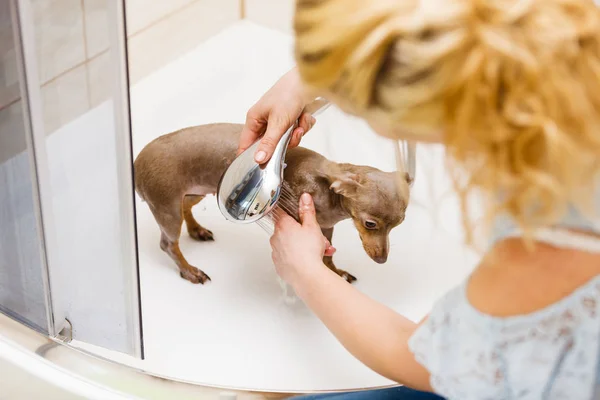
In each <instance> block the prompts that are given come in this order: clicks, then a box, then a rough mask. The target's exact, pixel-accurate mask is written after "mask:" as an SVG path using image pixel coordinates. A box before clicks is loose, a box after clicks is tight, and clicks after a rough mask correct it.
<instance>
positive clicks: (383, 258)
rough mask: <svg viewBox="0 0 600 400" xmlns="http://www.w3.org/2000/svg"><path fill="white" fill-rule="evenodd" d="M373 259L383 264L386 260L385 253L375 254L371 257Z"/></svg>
mask: <svg viewBox="0 0 600 400" xmlns="http://www.w3.org/2000/svg"><path fill="white" fill-rule="evenodd" d="M373 261H375V262H376V263H377V264H385V262H386V261H387V255H381V256H375V257H373Z"/></svg>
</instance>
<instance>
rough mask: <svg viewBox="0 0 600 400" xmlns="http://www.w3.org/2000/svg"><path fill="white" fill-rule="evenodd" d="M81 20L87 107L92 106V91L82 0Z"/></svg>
mask: <svg viewBox="0 0 600 400" xmlns="http://www.w3.org/2000/svg"><path fill="white" fill-rule="evenodd" d="M81 21H82V25H83V52H84V54H85V61H86V66H85V85H86V86H87V90H86V95H87V100H88V108H90V107H92V93H91V90H90V88H91V85H90V68H89V65H88V61H89V58H90V53H89V50H88V37H87V21H86V18H85V4H84V0H81Z"/></svg>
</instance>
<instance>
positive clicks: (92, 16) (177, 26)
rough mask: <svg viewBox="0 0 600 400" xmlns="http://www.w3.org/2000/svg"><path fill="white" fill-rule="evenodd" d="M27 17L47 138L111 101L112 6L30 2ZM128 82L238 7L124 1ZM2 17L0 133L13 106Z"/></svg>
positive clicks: (227, 2)
mask: <svg viewBox="0 0 600 400" xmlns="http://www.w3.org/2000/svg"><path fill="white" fill-rule="evenodd" d="M30 1H31V4H32V9H33V12H34V20H35V21H34V23H35V33H36V50H37V59H38V63H39V65H38V70H39V75H40V84H41V87H42V88H41V91H42V101H43V113H44V122H45V129H46V132H47V133H52V132H53V131H55V130H56V129H58V128H59V127H61V126H62V125H64V124H66V123H68V122H69V121H71V120H73V119H74V118H76V117H78V116H79V115H81V114H83V113H85V112H86V111H88V110H89V109H91V108H93V107H95V106H97V105H98V104H100V103H101V102H103V101H105V100H107V99H108V98H109V97H110V95H111V89H112V84H111V83H112V82H111V76H112V75H111V73H110V53H109V33H108V25H107V24H108V18H107V16H108V5H109V2H110V1H115V0H30ZM126 12H127V28H128V38H129V56H130V60H129V61H130V76H131V81H132V83H135V82H137V81H139V80H140V79H141V78H143V77H145V76H147V75H148V74H150V73H152V72H153V71H155V70H156V69H158V68H160V67H161V66H163V65H165V64H167V63H168V62H170V61H172V60H173V59H175V58H177V57H179V56H180V55H182V54H184V53H185V52H187V51H189V50H191V49H192V48H194V47H195V46H197V45H198V44H200V43H201V42H203V41H204V40H206V39H207V38H208V37H210V36H212V35H214V34H215V33H217V32H218V31H220V30H221V29H224V28H225V27H227V26H228V25H229V24H231V23H233V22H235V21H236V20H238V19H240V17H241V1H240V0H126ZM9 17H10V13H2V16H1V17H0V18H1V19H2V20H0V56H2V57H0V67H1V68H0V75H1V76H0V130H2V131H3V130H4V129H5V128H6V129H8V128H9V126H10V125H9V124H10V121H9V119H10V118H9V117H10V115H11V113H10V110H9V108H10V107H11V106H13V105H14V104H15V103H16V102H17V101H18V99H19V85H18V84H17V82H18V81H17V71H16V69H15V68H14V66H12V65H11V66H10V67H11V68H5V67H8V65H6V64H7V63H5V62H3V59H6V58H7V57H6V56H8V53H6V52H7V51H14V49H12V47H11V46H12V43H8V44H7V43H4V42H6V41H8V40H11V41H12V39H11V36H10V33H9V32H3V30H4V29H5V28H10V24H9V23H3V19H4V18H9Z"/></svg>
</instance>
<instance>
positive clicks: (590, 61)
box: [240, 0, 600, 400]
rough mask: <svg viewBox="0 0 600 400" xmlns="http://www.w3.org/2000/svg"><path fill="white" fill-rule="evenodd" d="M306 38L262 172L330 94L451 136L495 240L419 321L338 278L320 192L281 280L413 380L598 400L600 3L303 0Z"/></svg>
mask: <svg viewBox="0 0 600 400" xmlns="http://www.w3.org/2000/svg"><path fill="white" fill-rule="evenodd" d="M295 33H296V49H295V50H296V60H297V64H298V66H297V69H294V70H292V71H291V72H290V73H288V74H287V75H286V76H284V77H283V78H282V79H281V80H280V81H279V82H278V83H277V84H276V85H275V86H274V87H273V88H272V89H271V90H270V91H269V92H268V93H267V94H265V96H264V97H263V98H262V99H261V100H260V101H259V102H258V103H257V104H256V105H255V106H254V107H253V108H252V109H251V110H250V111H249V112H248V118H247V121H246V127H245V129H244V132H243V134H242V139H241V142H240V150H243V149H245V148H247V147H248V146H249V145H250V144H251V143H252V142H254V141H255V140H256V139H257V138H258V137H261V136H262V144H261V146H260V148H259V150H258V152H257V154H256V160H257V162H265V161H266V160H268V158H269V157H270V154H272V150H273V146H274V145H275V143H277V141H278V140H279V138H280V137H281V135H282V133H283V132H284V131H285V130H286V129H287V128H288V127H289V126H291V125H292V123H293V122H294V121H295V120H296V118H298V117H300V125H299V127H298V128H297V129H296V130H295V132H294V140H293V141H292V145H293V146H295V145H297V144H298V143H299V141H300V138H301V137H302V135H303V134H305V133H306V132H307V131H308V130H309V129H310V128H311V126H312V124H313V123H314V119H312V117H310V116H309V115H302V116H300V114H301V110H302V109H303V108H304V106H305V105H306V104H307V103H308V102H309V101H310V99H312V98H313V97H314V95H315V94H319V95H323V96H325V97H327V98H328V99H330V100H331V101H333V102H334V103H336V104H337V105H339V106H340V107H341V108H342V109H344V110H346V111H348V112H350V113H353V114H356V115H359V116H361V117H363V118H365V119H366V120H367V121H368V122H369V123H370V124H371V126H372V127H373V128H374V129H375V130H376V131H377V132H378V133H380V134H382V135H385V136H388V137H391V138H394V139H409V140H416V141H429V142H430V141H439V142H442V143H444V144H445V146H446V153H447V156H448V161H449V163H448V168H449V171H450V172H451V174H452V177H453V179H454V184H455V188H456V190H457V192H458V194H459V196H460V198H461V200H462V204H463V211H464V210H466V209H467V197H468V195H469V194H470V193H472V192H473V191H476V192H478V193H480V194H483V195H486V198H488V199H489V201H488V204H487V209H486V210H487V211H488V214H487V215H488V220H487V222H489V223H490V225H491V226H492V227H493V240H492V243H491V245H490V248H489V250H488V252H487V254H486V255H485V256H484V257H483V259H482V261H481V263H480V264H479V266H478V267H477V268H476V269H475V271H474V272H473V273H472V275H471V276H470V277H469V278H468V279H467V280H466V281H465V282H464V283H463V284H462V285H460V286H459V287H457V288H455V289H453V290H451V291H450V292H449V293H447V294H446V295H445V296H443V297H442V298H441V299H439V300H438V302H437V303H436V305H435V306H434V307H433V309H432V310H431V313H430V314H429V315H428V316H427V317H426V318H425V319H424V320H423V321H421V322H420V323H419V324H414V323H413V322H411V321H409V320H408V319H406V318H404V317H403V316H401V315H398V314H397V313H395V312H394V311H392V310H390V309H388V308H387V307H385V306H383V305H381V304H379V303H377V302H375V301H373V300H372V299H370V298H368V297H367V296H365V295H364V294H362V293H360V292H359V291H358V290H356V289H355V288H354V287H352V286H351V285H348V284H347V283H346V282H344V281H343V280H342V279H340V278H339V277H338V276H337V275H335V274H333V273H332V272H331V271H330V270H328V269H327V268H325V266H324V265H323V263H322V261H321V257H322V255H323V253H324V251H325V244H324V243H325V241H324V240H323V237H322V235H321V232H320V230H319V228H318V225H317V224H316V221H315V211H314V205H313V203H312V200H311V198H310V196H309V195H307V194H305V195H303V196H302V198H301V201H300V215H301V223H296V222H295V221H294V220H293V219H291V218H283V219H282V220H281V221H280V222H278V224H277V228H276V232H275V235H274V236H273V237H272V239H271V245H272V247H273V261H274V262H275V265H276V268H277V272H278V273H279V275H280V276H281V277H282V278H283V279H284V280H286V281H287V282H288V283H289V284H290V285H292V286H293V287H294V289H295V290H296V293H297V294H298V295H299V296H300V297H301V298H302V299H303V300H304V302H305V303H306V304H307V305H308V306H309V307H310V308H311V309H312V310H313V311H314V312H315V314H316V315H317V316H318V317H319V318H320V319H321V320H322V321H323V322H324V323H325V324H326V325H327V327H328V328H329V329H330V330H331V332H333V334H334V335H335V336H336V337H337V338H338V339H339V340H340V342H341V343H342V344H343V345H344V346H345V347H346V348H347V349H348V350H349V351H350V352H351V353H352V354H353V355H354V356H356V357H357V358H358V359H359V360H361V361H362V362H363V363H365V364H366V365H367V366H369V367H370V368H372V369H373V370H375V371H376V372H378V373H380V374H381V375H383V376H386V377H388V378H390V379H392V380H394V381H396V382H399V383H401V384H404V385H406V386H408V387H411V388H414V389H417V390H421V391H426V392H435V393H437V394H439V395H441V396H444V397H446V398H451V399H460V400H469V399H477V400H480V399H509V398H526V399H541V398H544V399H590V398H597V397H595V396H599V395H600V392H599V391H598V384H599V383H600V373H599V371H600V369H599V351H600V346H599V343H598V342H599V338H600V237H599V234H600V225H599V224H598V223H597V219H596V221H594V218H595V214H594V213H595V212H596V211H598V209H599V208H600V194H599V193H597V190H596V185H595V183H596V182H597V180H598V173H599V171H600V166H599V164H600V12H599V10H598V9H597V8H596V6H595V5H594V2H593V1H591V0H578V1H576V0H572V1H571V0H521V1H519V0H503V1H500V0H487V1H483V0H446V1H442V0H407V1H397V0H369V1H366V0H321V1H315V0H298V1H297V5H296V15H295ZM305 88H310V89H311V92H310V95H308V94H307V93H308V91H307V90H306V89H305ZM265 127H266V128H265ZM263 134H264V135H263ZM465 215H466V213H465ZM464 220H465V226H466V228H467V231H468V232H472V230H473V223H472V221H469V219H468V218H467V217H465V219H464ZM403 398H407V397H403Z"/></svg>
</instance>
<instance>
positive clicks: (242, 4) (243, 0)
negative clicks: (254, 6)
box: [240, 0, 246, 19]
mask: <svg viewBox="0 0 600 400" xmlns="http://www.w3.org/2000/svg"><path fill="white" fill-rule="evenodd" d="M240 19H246V0H240Z"/></svg>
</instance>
